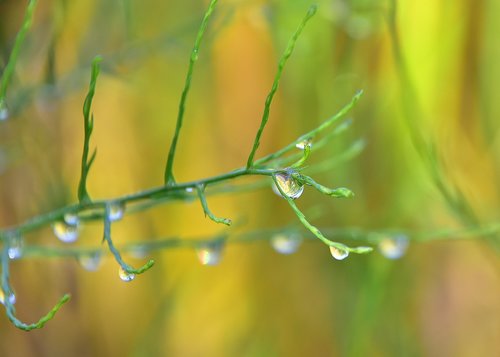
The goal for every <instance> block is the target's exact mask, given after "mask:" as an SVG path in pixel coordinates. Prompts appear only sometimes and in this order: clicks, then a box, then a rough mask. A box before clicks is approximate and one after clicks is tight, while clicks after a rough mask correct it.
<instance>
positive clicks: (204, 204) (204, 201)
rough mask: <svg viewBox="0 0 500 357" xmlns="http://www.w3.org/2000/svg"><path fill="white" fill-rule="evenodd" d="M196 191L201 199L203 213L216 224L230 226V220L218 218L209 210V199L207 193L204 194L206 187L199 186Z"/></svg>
mask: <svg viewBox="0 0 500 357" xmlns="http://www.w3.org/2000/svg"><path fill="white" fill-rule="evenodd" d="M196 191H197V192H198V197H199V199H200V202H201V205H202V207H203V211H204V212H205V216H208V218H210V219H211V220H212V221H214V222H215V223H222V224H225V225H226V226H230V225H231V220H230V219H229V218H219V217H216V216H215V215H214V214H213V213H212V212H211V211H210V209H209V208H208V203H207V198H206V197H205V192H204V191H205V186H204V185H197V186H196Z"/></svg>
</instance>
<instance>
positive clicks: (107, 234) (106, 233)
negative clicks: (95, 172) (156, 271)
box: [103, 203, 155, 274]
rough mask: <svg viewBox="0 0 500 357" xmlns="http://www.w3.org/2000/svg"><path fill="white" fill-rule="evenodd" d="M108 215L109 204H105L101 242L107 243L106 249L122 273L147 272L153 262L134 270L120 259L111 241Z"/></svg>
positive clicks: (109, 211) (150, 261)
mask: <svg viewBox="0 0 500 357" xmlns="http://www.w3.org/2000/svg"><path fill="white" fill-rule="evenodd" d="M110 213H111V204H109V203H108V204H106V208H105V215H104V235H103V236H104V237H103V240H105V241H106V242H107V243H108V248H109V250H110V252H111V253H112V254H113V256H114V257H115V260H116V262H117V263H118V264H120V266H121V267H122V269H123V270H124V271H126V272H127V273H129V274H142V273H144V272H145V271H147V270H149V269H150V268H151V267H152V266H153V265H154V263H155V261H154V260H152V259H151V260H149V261H148V262H147V263H146V264H144V265H143V266H142V267H140V268H138V269H135V268H133V267H132V266H130V265H128V264H127V263H125V261H124V260H123V259H122V256H121V254H120V252H119V251H118V249H117V248H116V247H115V245H114V244H113V240H112V239H111V219H110Z"/></svg>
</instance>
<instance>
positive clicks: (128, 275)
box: [118, 267, 135, 282]
mask: <svg viewBox="0 0 500 357" xmlns="http://www.w3.org/2000/svg"><path fill="white" fill-rule="evenodd" d="M118 276H119V277H120V279H122V280H123V281H125V282H129V281H132V280H134V279H135V274H132V273H127V272H126V271H125V269H123V268H122V267H120V269H118Z"/></svg>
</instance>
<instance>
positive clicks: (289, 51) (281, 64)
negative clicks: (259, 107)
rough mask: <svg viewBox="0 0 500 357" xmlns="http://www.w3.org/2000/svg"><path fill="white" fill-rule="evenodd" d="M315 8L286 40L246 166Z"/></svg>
mask: <svg viewBox="0 0 500 357" xmlns="http://www.w3.org/2000/svg"><path fill="white" fill-rule="evenodd" d="M316 9H317V7H316V5H312V6H311V7H310V8H309V10H308V11H307V14H306V16H305V17H304V19H303V20H302V22H301V23H300V25H299V27H298V28H297V30H295V33H294V34H293V35H292V37H291V38H290V40H289V41H288V45H287V46H286V49H285V52H284V53H283V55H282V56H281V59H280V61H279V63H278V70H277V72H276V76H275V77H274V82H273V86H272V88H271V91H270V92H269V94H268V95H267V98H266V103H265V104H264V113H263V114H262V120H261V122H260V127H259V130H258V131H257V135H256V136H255V139H254V142H253V147H252V151H251V152H250V155H249V156H248V160H247V168H251V167H253V166H254V161H253V160H254V156H255V153H256V152H257V149H258V148H259V145H260V137H261V136H262V133H263V132H264V128H265V127H266V124H267V122H268V120H269V112H270V109H271V103H272V101H273V98H274V94H275V93H276V91H277V90H278V86H279V82H280V79H281V74H282V73H283V69H284V67H285V64H286V62H287V60H288V58H290V56H291V55H292V52H293V49H294V48H295V43H296V42H297V39H298V38H299V35H300V33H301V32H302V30H303V29H304V26H305V25H306V23H307V21H309V19H310V18H311V17H313V15H314V14H315V13H316Z"/></svg>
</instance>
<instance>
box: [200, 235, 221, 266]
mask: <svg viewBox="0 0 500 357" xmlns="http://www.w3.org/2000/svg"><path fill="white" fill-rule="evenodd" d="M223 248H224V241H221V240H219V241H213V242H208V243H203V244H200V245H198V247H197V248H196V254H197V255H198V259H199V260H200V263H201V264H202V265H217V264H219V262H220V259H221V256H222V250H223Z"/></svg>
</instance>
